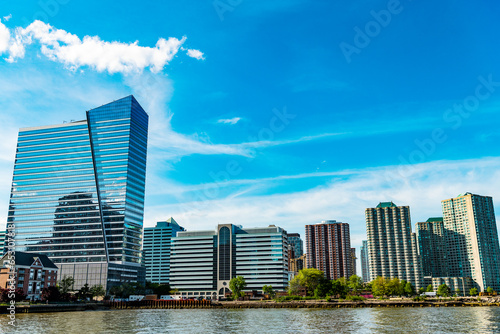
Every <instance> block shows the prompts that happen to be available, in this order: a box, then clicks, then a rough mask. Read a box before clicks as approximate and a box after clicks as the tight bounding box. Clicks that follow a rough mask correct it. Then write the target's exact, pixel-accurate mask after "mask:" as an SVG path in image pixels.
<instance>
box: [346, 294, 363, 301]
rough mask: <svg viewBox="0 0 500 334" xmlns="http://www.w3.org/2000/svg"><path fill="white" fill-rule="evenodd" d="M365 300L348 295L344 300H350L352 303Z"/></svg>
mask: <svg viewBox="0 0 500 334" xmlns="http://www.w3.org/2000/svg"><path fill="white" fill-rule="evenodd" d="M365 299H366V298H365V297H361V296H352V295H349V296H347V297H346V300H352V301H357V300H365Z"/></svg>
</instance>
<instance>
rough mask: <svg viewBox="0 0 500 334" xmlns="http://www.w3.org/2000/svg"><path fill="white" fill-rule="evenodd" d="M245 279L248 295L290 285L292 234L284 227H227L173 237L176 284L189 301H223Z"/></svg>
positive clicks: (172, 277)
mask: <svg viewBox="0 0 500 334" xmlns="http://www.w3.org/2000/svg"><path fill="white" fill-rule="evenodd" d="M236 276H243V277H244V278H245V281H246V284H247V285H246V288H245V291H252V290H256V291H260V292H262V287H263V286H264V285H271V286H272V287H273V289H274V290H276V291H284V290H286V288H287V286H288V241H287V232H286V231H285V230H284V229H282V228H281V227H277V226H274V225H270V226H269V227H258V228H245V229H244V228H242V227H241V226H237V225H233V224H221V225H218V226H217V229H216V230H213V231H186V232H179V233H177V236H176V237H174V238H172V248H171V258H170V285H171V286H172V287H173V288H175V289H178V290H179V294H181V295H183V296H186V297H204V298H212V299H217V298H221V297H224V296H225V295H226V294H228V293H230V289H229V282H230V280H231V279H232V278H233V277H236Z"/></svg>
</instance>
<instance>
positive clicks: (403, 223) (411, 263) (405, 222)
mask: <svg viewBox="0 0 500 334" xmlns="http://www.w3.org/2000/svg"><path fill="white" fill-rule="evenodd" d="M365 217H366V233H367V235H368V260H369V269H370V279H372V280H373V279H375V278H377V277H378V276H382V277H385V278H394V277H397V278H399V279H402V280H403V279H404V280H405V281H407V282H410V283H411V284H412V285H413V286H414V287H415V288H416V289H419V288H420V287H422V284H423V276H422V266H421V262H420V257H419V256H418V250H417V240H416V235H415V233H412V230H411V219H410V207H408V206H397V205H395V204H394V203H392V202H383V203H380V204H379V205H377V207H376V208H368V209H366V210H365Z"/></svg>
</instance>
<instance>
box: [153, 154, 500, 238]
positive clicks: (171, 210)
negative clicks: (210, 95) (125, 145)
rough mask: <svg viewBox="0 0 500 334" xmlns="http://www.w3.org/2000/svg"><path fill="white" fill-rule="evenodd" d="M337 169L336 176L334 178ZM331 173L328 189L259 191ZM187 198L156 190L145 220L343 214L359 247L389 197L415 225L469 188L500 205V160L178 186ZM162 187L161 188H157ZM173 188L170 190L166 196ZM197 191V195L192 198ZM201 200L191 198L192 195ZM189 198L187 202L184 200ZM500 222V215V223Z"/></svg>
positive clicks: (203, 224)
mask: <svg viewBox="0 0 500 334" xmlns="http://www.w3.org/2000/svg"><path fill="white" fill-rule="evenodd" d="M329 174H331V177H330V178H327V177H328V176H329ZM310 177H325V178H327V181H325V182H324V183H323V185H322V186H319V187H314V188H312V189H309V190H306V191H299V192H293V193H278V194H272V195H255V193H256V190H259V189H262V188H266V187H270V185H271V186H273V185H274V186H277V185H281V186H282V185H283V182H285V181H286V182H293V179H300V178H310ZM174 186H175V192H177V196H178V197H177V198H178V199H179V202H180V203H176V204H162V202H161V201H159V202H158V203H155V202H154V200H155V198H158V199H160V198H165V195H162V194H161V191H160V193H157V194H154V195H153V196H151V195H152V194H151V193H149V194H148V196H150V199H149V200H148V208H147V209H146V218H145V225H146V226H150V225H152V224H153V223H154V222H155V221H157V220H159V219H160V218H162V217H165V216H169V217H170V216H173V217H174V218H175V219H176V220H177V222H179V224H181V225H182V226H184V227H186V228H188V229H190V230H197V229H213V228H214V227H215V225H216V224H218V223H227V222H232V223H236V224H242V225H244V226H247V227H254V226H267V225H268V224H276V225H279V226H282V227H283V228H285V229H287V230H288V231H289V232H299V233H303V232H304V225H306V224H315V223H318V222H320V221H321V220H325V219H336V220H338V221H343V222H347V223H349V224H350V226H351V236H352V243H353V246H356V247H358V246H359V245H360V244H361V240H362V239H363V238H365V236H366V229H365V217H364V210H365V208H368V207H374V206H376V205H377V204H378V203H379V202H382V201H394V202H395V203H396V204H397V205H409V206H410V211H411V218H412V222H413V227H412V228H413V230H415V227H414V224H415V223H416V222H419V221H424V220H426V219H427V218H429V217H435V216H440V215H442V212H441V201H442V200H444V199H447V198H451V197H455V196H457V195H458V194H460V193H464V192H466V191H470V192H472V193H477V194H480V195H487V196H492V197H493V200H494V204H495V208H496V211H497V217H498V212H499V211H498V210H499V209H500V158H482V159H475V160H463V161H436V162H430V163H424V164H418V165H411V166H387V167H379V168H367V169H360V170H345V171H337V172H331V173H311V174H301V175H292V176H279V177H276V178H266V179H255V180H232V181H228V182H225V183H214V184H211V185H200V186H197V187H195V188H194V189H193V188H192V187H191V186H189V187H187V191H189V192H191V193H190V194H189V196H188V195H186V194H184V195H179V194H182V186H181V185H178V184H177V185H174ZM210 187H215V188H217V187H219V190H220V192H219V193H222V189H223V188H231V189H232V193H231V194H230V195H227V196H224V197H222V198H213V197H212V196H211V195H210V194H213V193H214V191H213V189H210ZM155 190H156V191H158V190H159V189H155ZM167 192H168V190H164V193H165V194H166V193H167ZM193 192H194V193H195V194H196V195H195V196H193ZM193 197H194V198H197V200H196V201H190V200H188V199H190V198H193ZM183 199H184V200H183ZM498 223H500V220H498V222H497V224H498Z"/></svg>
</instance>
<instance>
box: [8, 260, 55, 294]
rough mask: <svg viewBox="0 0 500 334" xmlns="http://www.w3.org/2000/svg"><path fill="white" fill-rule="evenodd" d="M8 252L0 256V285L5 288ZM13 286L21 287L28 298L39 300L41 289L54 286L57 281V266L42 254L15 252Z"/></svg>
mask: <svg viewBox="0 0 500 334" xmlns="http://www.w3.org/2000/svg"><path fill="white" fill-rule="evenodd" d="M7 260H8V254H5V255H4V256H2V258H1V260H0V261H1V263H2V267H1V268H0V287H1V288H3V289H6V288H7V287H8V285H9V283H8V282H7V280H8V279H9V272H10V271H11V270H10V269H9V268H7V266H6V263H7V262H6V261H7ZM15 263H16V265H15V271H16V280H15V286H16V289H17V288H22V289H23V291H24V294H25V295H26V296H27V298H28V299H30V300H41V297H42V290H43V289H44V288H48V287H50V286H55V285H56V282H57V272H58V271H59V269H58V268H57V266H56V265H55V264H54V263H53V262H52V261H51V260H50V259H49V258H48V257H47V256H46V255H43V254H35V253H24V252H16V253H15Z"/></svg>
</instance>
